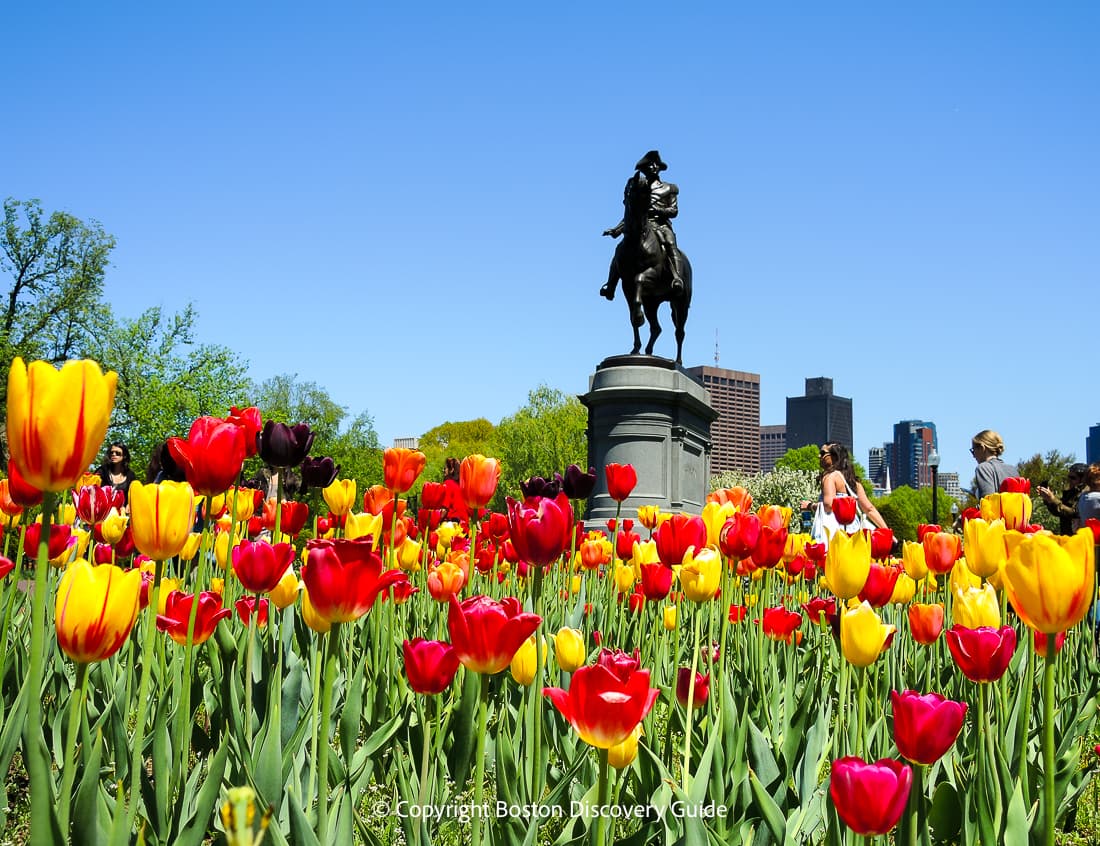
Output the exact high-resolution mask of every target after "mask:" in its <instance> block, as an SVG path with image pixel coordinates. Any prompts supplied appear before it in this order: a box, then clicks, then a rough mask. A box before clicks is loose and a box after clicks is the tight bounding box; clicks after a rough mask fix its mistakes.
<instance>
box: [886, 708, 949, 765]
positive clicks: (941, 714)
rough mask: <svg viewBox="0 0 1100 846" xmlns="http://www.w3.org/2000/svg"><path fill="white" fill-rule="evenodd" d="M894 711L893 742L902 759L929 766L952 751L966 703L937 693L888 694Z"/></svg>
mask: <svg viewBox="0 0 1100 846" xmlns="http://www.w3.org/2000/svg"><path fill="white" fill-rule="evenodd" d="M890 701H891V703H892V705H893V709H894V742H895V743H897V746H898V752H899V753H900V754H901V756H902V757H903V758H905V759H906V760H908V761H911V762H912V763H914V764H925V765H931V764H934V763H936V761H938V760H939V759H940V758H942V757H943V756H944V755H945V754H946V753H947V750H948V749H950V748H951V744H953V743H954V742H955V740H956V738H958V736H959V732H960V731H961V730H962V725H963V720H965V719H966V707H967V706H966V703H965V702H955V701H953V700H951V699H945V698H944V697H943V696H941V695H940V694H938V693H927V694H925V695H924V696H921V695H920V694H919V693H917V692H916V691H914V690H906V691H904V692H902V693H898V692H897V691H896V690H892V691H890Z"/></svg>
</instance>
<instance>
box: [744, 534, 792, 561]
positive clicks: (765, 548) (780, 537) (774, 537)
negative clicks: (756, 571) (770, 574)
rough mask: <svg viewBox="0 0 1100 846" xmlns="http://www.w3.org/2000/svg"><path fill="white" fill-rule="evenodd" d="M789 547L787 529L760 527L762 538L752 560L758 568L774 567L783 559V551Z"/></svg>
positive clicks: (753, 552)
mask: <svg viewBox="0 0 1100 846" xmlns="http://www.w3.org/2000/svg"><path fill="white" fill-rule="evenodd" d="M786 545H787V527H786V526H784V527H782V528H779V529H773V528H772V527H771V526H763V525H762V526H761V527H760V537H759V538H757V541H756V546H754V547H753V550H752V560H753V563H754V564H756V566H757V567H774V566H775V565H776V564H778V563H779V562H780V561H781V560H782V558H783V549H784V548H785V547H786Z"/></svg>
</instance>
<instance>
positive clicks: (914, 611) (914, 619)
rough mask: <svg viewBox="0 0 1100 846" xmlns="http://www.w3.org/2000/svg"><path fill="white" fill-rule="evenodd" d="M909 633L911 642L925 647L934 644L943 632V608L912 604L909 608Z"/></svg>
mask: <svg viewBox="0 0 1100 846" xmlns="http://www.w3.org/2000/svg"><path fill="white" fill-rule="evenodd" d="M909 632H910V634H912V636H913V640H915V641H916V642H917V643H922V644H924V645H925V646H927V645H929V644H933V643H935V642H936V641H937V640H938V639H939V636H940V634H941V633H942V632H943V606H942V605H940V604H939V603H936V604H934V605H922V604H920V603H919V602H914V603H913V604H912V605H910V606H909Z"/></svg>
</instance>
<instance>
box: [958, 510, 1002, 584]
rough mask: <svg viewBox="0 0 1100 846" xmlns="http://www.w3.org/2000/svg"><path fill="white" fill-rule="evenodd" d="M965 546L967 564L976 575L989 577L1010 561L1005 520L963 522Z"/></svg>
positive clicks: (984, 577)
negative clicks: (1006, 542)
mask: <svg viewBox="0 0 1100 846" xmlns="http://www.w3.org/2000/svg"><path fill="white" fill-rule="evenodd" d="M963 546H964V548H965V550H966V566H967V567H969V568H970V570H971V571H972V572H973V573H975V574H976V575H978V576H981V577H982V578H983V579H988V578H989V577H990V576H992V575H993V574H994V573H996V572H997V571H998V570H1000V569H1001V568H1002V567H1003V566H1004V565H1005V562H1007V561H1008V551H1007V550H1006V549H1005V524H1004V521H1003V520H992V521H989V520H982V519H974V520H967V521H966V522H965V523H963Z"/></svg>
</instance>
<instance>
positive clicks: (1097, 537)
mask: <svg viewBox="0 0 1100 846" xmlns="http://www.w3.org/2000/svg"><path fill="white" fill-rule="evenodd" d="M1085 526H1086V527H1087V528H1088V529H1090V530H1091V531H1092V539H1093V540H1094V541H1096V543H1100V518H1096V517H1089V519H1088V520H1086V521H1085Z"/></svg>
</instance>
